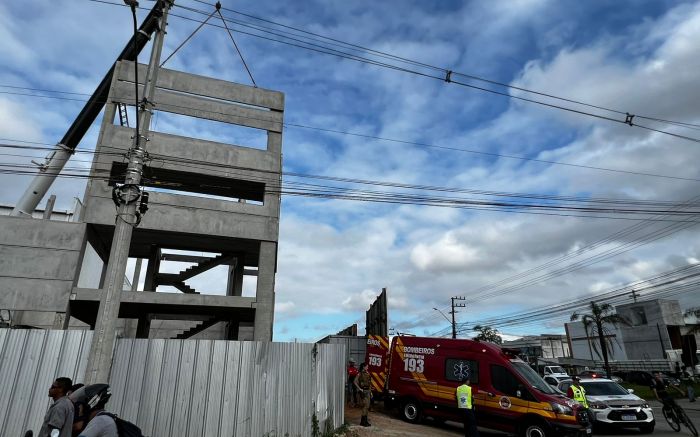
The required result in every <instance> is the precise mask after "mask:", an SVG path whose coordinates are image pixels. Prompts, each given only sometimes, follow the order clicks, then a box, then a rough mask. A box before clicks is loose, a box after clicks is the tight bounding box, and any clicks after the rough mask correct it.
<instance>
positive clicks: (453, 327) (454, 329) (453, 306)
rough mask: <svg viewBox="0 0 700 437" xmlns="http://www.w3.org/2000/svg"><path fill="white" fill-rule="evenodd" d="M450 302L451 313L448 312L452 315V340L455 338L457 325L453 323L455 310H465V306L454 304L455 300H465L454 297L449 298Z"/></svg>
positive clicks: (460, 297)
mask: <svg viewBox="0 0 700 437" xmlns="http://www.w3.org/2000/svg"><path fill="white" fill-rule="evenodd" d="M450 300H451V301H452V311H450V312H451V313H452V338H457V325H456V323H455V308H465V307H466V306H467V304H464V303H457V304H456V303H455V301H456V300H465V298H464V297H462V296H455V297H452V298H450Z"/></svg>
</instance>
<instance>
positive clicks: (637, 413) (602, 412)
mask: <svg viewBox="0 0 700 437" xmlns="http://www.w3.org/2000/svg"><path fill="white" fill-rule="evenodd" d="M581 385H582V386H583V388H584V389H585V390H586V399H587V400H588V406H589V409H590V411H591V414H592V416H593V418H594V422H593V425H594V426H598V427H607V428H615V429H622V428H639V430H640V431H641V432H642V433H645V434H646V433H651V432H653V431H654V425H655V424H656V422H655V421H654V413H652V411H651V407H650V406H649V404H648V403H647V401H645V400H644V399H642V398H640V397H639V396H637V395H634V394H632V393H631V392H630V391H629V390H627V389H626V388H624V387H622V386H621V385H619V384H617V383H616V382H613V381H611V380H609V379H604V378H590V379H589V378H586V379H581ZM570 386H571V381H563V382H561V383H560V384H559V386H558V387H557V388H559V390H561V391H563V392H564V393H566V392H567V390H568V389H569V387H570Z"/></svg>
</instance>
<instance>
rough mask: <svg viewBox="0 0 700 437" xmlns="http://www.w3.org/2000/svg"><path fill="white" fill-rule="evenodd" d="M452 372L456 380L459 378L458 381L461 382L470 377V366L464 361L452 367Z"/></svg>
mask: <svg viewBox="0 0 700 437" xmlns="http://www.w3.org/2000/svg"><path fill="white" fill-rule="evenodd" d="M452 371H453V373H454V376H455V378H457V380H458V381H461V380H462V379H463V378H465V377H467V378H468V377H469V364H468V363H465V362H464V361H460V362H458V363H456V364H455V365H454V366H453V367H452Z"/></svg>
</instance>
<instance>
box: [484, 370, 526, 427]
mask: <svg viewBox="0 0 700 437" xmlns="http://www.w3.org/2000/svg"><path fill="white" fill-rule="evenodd" d="M489 373H490V385H491V390H490V391H489V392H488V393H487V394H486V396H487V398H488V401H487V404H488V409H487V411H485V412H484V413H486V416H487V417H486V418H485V419H486V420H487V421H488V422H491V423H492V424H493V427H494V428H496V429H501V430H504V431H515V428H516V426H517V423H518V421H519V420H520V419H521V418H522V417H523V415H524V414H526V413H527V411H528V404H529V400H530V398H531V395H530V393H529V392H528V391H527V389H526V388H525V387H524V386H523V384H522V383H521V382H520V380H519V379H518V378H517V377H516V376H515V375H514V374H513V372H512V371H511V370H510V369H508V368H507V367H505V366H502V365H500V364H495V363H492V364H489ZM480 416H481V415H480Z"/></svg>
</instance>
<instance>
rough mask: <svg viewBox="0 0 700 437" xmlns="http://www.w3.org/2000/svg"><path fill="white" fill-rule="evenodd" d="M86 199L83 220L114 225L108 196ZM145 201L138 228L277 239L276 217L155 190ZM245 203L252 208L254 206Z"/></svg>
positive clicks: (112, 209)
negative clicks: (208, 206) (247, 212)
mask: <svg viewBox="0 0 700 437" xmlns="http://www.w3.org/2000/svg"><path fill="white" fill-rule="evenodd" d="M95 185H96V184H94V185H93V186H95ZM86 201H87V203H89V205H90V208H89V209H88V210H86V214H85V220H86V221H88V222H89V223H96V224H103V225H110V226H112V225H114V203H113V202H112V200H111V198H104V197H92V198H89V199H86ZM149 203H150V205H151V207H150V209H149V210H148V212H147V213H146V215H145V216H144V217H143V221H142V222H141V224H140V225H139V228H140V229H149V230H157V231H170V232H175V233H182V234H206V235H215V236H221V237H230V238H244V239H251V240H262V241H276V240H277V238H278V232H279V220H278V219H277V218H275V217H267V216H265V215H251V214H239V213H236V212H233V211H231V212H229V211H219V210H210V209H204V208H202V206H204V205H205V204H207V203H209V204H210V205H212V206H214V207H216V206H217V205H218V206H219V207H221V202H220V201H216V200H214V199H206V198H195V197H190V196H178V195H174V194H166V193H157V192H156V193H153V194H152V195H151V199H150V201H149ZM229 203H230V205H229V206H230V208H231V209H238V208H241V209H243V208H245V207H246V205H243V204H237V203H235V202H229ZM195 205H196V206H195ZM248 206H249V207H251V208H254V207H255V206H256V205H248ZM212 209H213V208H212Z"/></svg>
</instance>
